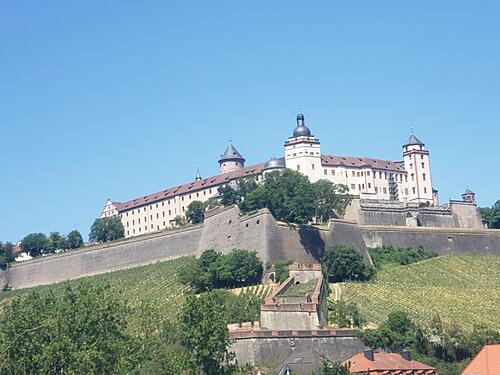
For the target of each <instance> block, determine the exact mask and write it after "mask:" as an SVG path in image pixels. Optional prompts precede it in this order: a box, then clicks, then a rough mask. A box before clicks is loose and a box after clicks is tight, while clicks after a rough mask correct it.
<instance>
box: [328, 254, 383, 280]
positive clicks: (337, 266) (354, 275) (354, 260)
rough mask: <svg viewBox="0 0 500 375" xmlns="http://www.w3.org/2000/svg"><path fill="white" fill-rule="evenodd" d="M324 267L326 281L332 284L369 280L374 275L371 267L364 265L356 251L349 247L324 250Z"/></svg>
mask: <svg viewBox="0 0 500 375" xmlns="http://www.w3.org/2000/svg"><path fill="white" fill-rule="evenodd" d="M324 265H325V268H326V274H327V277H328V281H330V282H332V283H336V282H340V281H346V280H358V281H366V280H370V279H371V278H372V277H373V275H374V270H373V268H372V267H370V266H368V265H366V264H365V263H364V261H363V257H362V256H361V254H360V253H359V251H358V250H356V249H354V248H353V247H350V246H335V247H330V248H328V249H327V250H326V252H325V255H324Z"/></svg>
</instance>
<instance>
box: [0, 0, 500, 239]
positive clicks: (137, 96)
mask: <svg viewBox="0 0 500 375" xmlns="http://www.w3.org/2000/svg"><path fill="white" fill-rule="evenodd" d="M499 14H500V2H498V1H486V0H482V1H456V0H455V1H435V0H429V1H400V0H398V1H382V0H381V1H372V0H369V1H368V0H367V1H344V2H339V1H331V0H329V1H290V0H287V1H147V2H139V1H133V2H132V1H128V2H127V1H119V2H117V1H103V0H99V1H89V0H88V1H55V0H54V1H2V2H0V88H1V89H0V130H1V132H0V134H1V140H2V153H1V157H0V172H1V178H2V183H1V184H0V240H1V241H8V240H9V241H17V240H20V239H21V238H22V237H23V236H24V235H25V234H27V233H31V232H44V233H48V232H50V231H53V230H58V231H60V232H62V233H67V232H68V231H70V230H72V229H74V228H77V229H79V230H80V231H81V232H82V234H83V235H84V237H87V235H88V232H89V228H90V225H91V224H92V222H93V220H94V219H95V218H96V217H97V216H98V215H99V213H100V211H101V210H102V208H103V205H104V203H105V201H106V199H107V198H111V199H113V200H118V201H120V200H128V199H131V198H135V197H137V196H142V195H145V194H148V193H152V192H154V191H157V190H161V189H164V188H167V187H171V186H174V185H176V184H180V183H184V182H189V181H192V180H193V179H194V176H195V172H196V163H197V162H199V163H200V169H201V173H202V175H203V177H207V176H210V175H214V174H217V173H218V164H217V159H218V157H219V156H220V154H221V153H222V152H223V151H224V149H225V147H226V146H227V143H228V140H229V139H232V140H233V143H234V145H235V146H236V147H237V149H238V150H239V151H240V152H241V153H242V154H243V156H244V157H245V158H246V159H247V165H250V164H252V163H258V162H261V161H265V160H266V159H268V158H269V157H271V156H282V155H283V141H284V140H285V139H286V138H287V137H288V136H289V135H291V132H292V130H293V128H294V126H295V116H296V113H297V112H298V110H299V109H300V110H301V111H303V112H304V114H305V116H306V123H307V125H308V126H309V127H310V128H311V130H312V132H313V134H314V135H316V136H318V137H319V138H320V140H321V147H322V152H323V153H334V154H340V155H357V156H371V157H378V158H387V159H392V160H400V159H401V158H402V152H401V151H402V150H401V145H402V144H403V142H404V141H405V140H406V139H407V138H408V136H409V128H410V126H411V125H412V124H413V127H414V131H415V134H416V135H417V136H418V137H419V138H420V139H421V140H422V141H424V143H426V146H427V148H428V149H429V150H430V152H431V167H432V177H433V185H434V187H435V188H437V189H438V190H439V192H440V199H441V202H442V203H444V202H447V200H448V199H449V198H458V197H459V196H460V194H461V193H462V192H463V191H464V190H465V188H470V189H472V190H473V191H474V192H476V194H477V197H478V201H479V204H480V205H481V206H486V205H488V206H489V205H492V204H493V202H494V201H495V200H496V199H500V174H499V164H500V156H499V155H500V154H499V152H498V144H499V139H500V22H499V21H498V17H499Z"/></svg>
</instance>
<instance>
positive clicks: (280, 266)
mask: <svg viewBox="0 0 500 375" xmlns="http://www.w3.org/2000/svg"><path fill="white" fill-rule="evenodd" d="M292 263H293V260H290V259H289V260H280V261H278V262H275V263H274V268H275V269H276V280H275V282H276V283H277V284H281V283H282V282H283V281H285V280H286V279H288V276H289V273H288V266H289V265H290V264H292Z"/></svg>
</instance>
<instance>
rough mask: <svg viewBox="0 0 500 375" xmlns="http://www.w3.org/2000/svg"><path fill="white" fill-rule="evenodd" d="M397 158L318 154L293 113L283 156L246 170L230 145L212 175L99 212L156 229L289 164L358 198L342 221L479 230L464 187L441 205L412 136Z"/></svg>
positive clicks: (134, 232)
mask: <svg viewBox="0 0 500 375" xmlns="http://www.w3.org/2000/svg"><path fill="white" fill-rule="evenodd" d="M401 156H402V159H401V160H398V161H390V160H380V159H374V158H368V157H354V156H339V155H330V154H323V153H322V152H321V145H320V140H319V138H317V137H315V136H314V135H312V133H311V130H310V129H309V128H308V127H307V126H306V123H305V119H304V115H303V114H302V113H299V114H298V115H297V123H296V126H295V129H293V133H292V135H291V136H290V137H289V138H288V139H287V140H286V141H285V143H284V156H283V157H281V158H272V159H270V160H268V161H267V162H265V163H264V162H263V163H259V164H255V165H252V166H249V167H245V161H246V160H245V158H244V157H243V156H242V155H241V154H240V153H239V152H238V151H237V150H236V148H235V147H234V146H233V144H229V146H228V147H227V149H226V151H225V152H224V153H223V154H222V155H221V157H220V159H219V161H218V163H219V168H220V173H219V175H217V176H212V177H208V178H202V177H201V175H200V172H199V170H198V172H197V174H196V177H195V179H194V181H192V182H189V183H187V184H183V185H179V186H175V187H171V188H167V189H165V190H162V191H159V192H156V193H153V194H148V195H145V196H142V197H138V198H135V199H132V200H129V201H126V202H118V201H112V200H110V199H108V201H107V202H106V204H105V207H104V209H103V211H102V213H101V215H100V217H103V218H104V217H111V216H115V215H119V217H120V218H121V220H122V223H123V227H124V228H125V236H126V237H134V236H138V235H142V234H145V233H154V232H159V231H161V230H164V229H167V228H171V227H173V226H175V217H177V216H179V215H180V216H184V215H185V212H186V210H187V206H188V205H189V204H190V203H191V202H193V201H201V202H205V201H207V200H208V199H210V198H212V197H216V196H218V188H219V187H221V186H224V185H231V186H233V187H235V186H236V182H237V180H238V179H240V178H242V177H250V178H254V179H255V180H256V181H257V182H262V181H263V180H264V179H265V176H266V174H267V173H269V172H272V171H276V170H282V169H284V168H289V169H293V170H296V171H299V172H300V173H303V174H304V175H306V176H307V177H308V178H309V180H310V181H311V182H315V181H318V180H320V179H326V180H329V181H331V182H333V183H335V184H344V185H346V186H347V187H348V188H349V192H350V194H351V195H353V196H355V197H356V199H355V200H354V202H353V204H352V205H351V207H350V208H349V209H348V210H347V212H346V216H345V218H346V219H348V220H354V221H356V222H359V223H362V224H385V225H408V226H434V227H462V228H480V227H481V226H482V223H481V217H480V215H479V211H478V209H477V207H476V204H475V195H474V193H473V192H471V191H466V192H465V193H464V195H463V199H462V200H461V201H451V202H450V203H449V204H447V205H444V206H441V207H440V206H439V200H438V191H437V190H436V189H434V187H433V185H432V176H431V166H430V159H429V151H428V150H426V149H425V144H424V143H423V142H422V141H420V140H419V139H418V138H417V137H416V136H415V135H414V134H411V135H410V137H409V139H408V141H407V142H406V143H405V144H404V145H403V148H402V155H401Z"/></svg>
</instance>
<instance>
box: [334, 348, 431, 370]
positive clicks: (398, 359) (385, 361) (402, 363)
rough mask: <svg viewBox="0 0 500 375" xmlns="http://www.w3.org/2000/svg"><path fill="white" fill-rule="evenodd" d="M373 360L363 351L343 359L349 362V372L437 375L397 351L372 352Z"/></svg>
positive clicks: (429, 368)
mask: <svg viewBox="0 0 500 375" xmlns="http://www.w3.org/2000/svg"><path fill="white" fill-rule="evenodd" d="M373 357H374V360H373V361H371V360H369V359H368V358H366V356H365V354H364V353H359V354H356V355H355V356H354V357H351V358H349V359H348V360H347V361H344V364H347V363H350V367H349V372H350V373H351V374H356V373H365V372H366V371H368V370H369V371H370V374H371V375H402V374H403V375H406V371H407V372H408V374H412V375H437V372H436V370H435V369H434V368H433V367H431V366H428V365H426V364H424V363H422V362H418V361H415V360H410V361H409V360H407V359H405V358H403V357H402V356H401V354H399V353H383V352H377V351H374V352H373Z"/></svg>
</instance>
